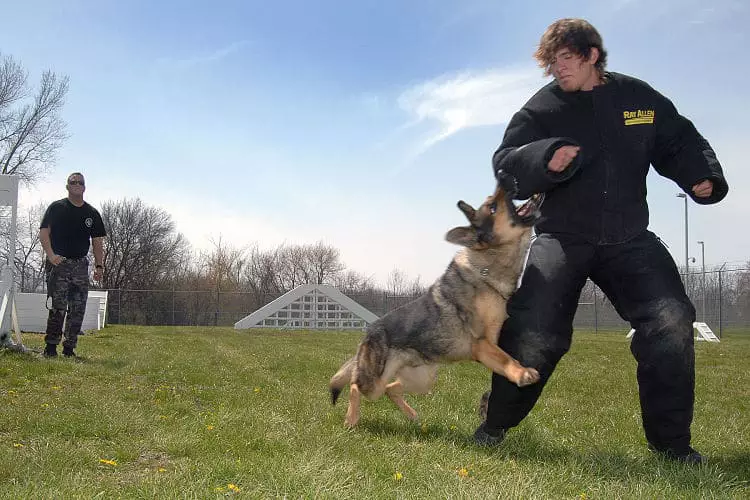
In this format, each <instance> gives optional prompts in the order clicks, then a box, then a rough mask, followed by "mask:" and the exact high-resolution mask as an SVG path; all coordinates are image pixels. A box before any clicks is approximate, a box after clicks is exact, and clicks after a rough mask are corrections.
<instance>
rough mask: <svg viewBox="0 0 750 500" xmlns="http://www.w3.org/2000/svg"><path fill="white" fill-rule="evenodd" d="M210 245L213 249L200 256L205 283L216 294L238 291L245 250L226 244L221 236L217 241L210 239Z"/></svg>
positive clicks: (244, 260)
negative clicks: (238, 270)
mask: <svg viewBox="0 0 750 500" xmlns="http://www.w3.org/2000/svg"><path fill="white" fill-rule="evenodd" d="M211 244H212V245H213V248H212V249H211V250H210V251H209V252H203V253H202V254H201V256H200V260H201V264H202V268H203V269H204V272H205V276H206V280H207V282H208V283H209V284H210V286H211V288H213V289H214V290H216V291H217V292H229V291H232V292H233V291H238V290H239V288H240V283H239V280H240V275H241V268H242V266H244V264H245V262H246V260H247V259H246V256H245V252H246V249H244V248H235V247H234V246H232V245H231V244H229V243H226V242H225V241H223V238H222V236H221V235H219V237H218V239H212V240H211ZM238 267H239V268H240V272H239V273H238V272H237V269H238Z"/></svg>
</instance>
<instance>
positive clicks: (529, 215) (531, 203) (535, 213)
mask: <svg viewBox="0 0 750 500" xmlns="http://www.w3.org/2000/svg"><path fill="white" fill-rule="evenodd" d="M543 201H544V193H537V194H535V195H532V196H531V198H528V199H526V200H514V199H513V198H512V197H511V196H507V197H506V202H507V203H508V209H509V210H510V213H511V214H512V217H513V220H514V221H515V222H516V223H517V224H521V225H522V226H533V225H534V224H535V223H536V222H537V221H538V220H539V217H540V213H539V207H541V206H542V202H543Z"/></svg>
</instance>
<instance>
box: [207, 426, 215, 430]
mask: <svg viewBox="0 0 750 500" xmlns="http://www.w3.org/2000/svg"><path fill="white" fill-rule="evenodd" d="M206 429H208V430H209V431H212V430H214V426H213V425H207V426H206Z"/></svg>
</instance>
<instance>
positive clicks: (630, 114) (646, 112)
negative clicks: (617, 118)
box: [622, 109, 655, 125]
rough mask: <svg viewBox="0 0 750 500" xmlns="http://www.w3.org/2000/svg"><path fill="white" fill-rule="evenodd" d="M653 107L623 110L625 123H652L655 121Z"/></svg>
mask: <svg viewBox="0 0 750 500" xmlns="http://www.w3.org/2000/svg"><path fill="white" fill-rule="evenodd" d="M654 116H655V115H654V110H653V109H636V110H635V111H623V112H622V117H623V118H624V119H625V125H651V124H653V123H654Z"/></svg>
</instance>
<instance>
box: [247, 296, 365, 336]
mask: <svg viewBox="0 0 750 500" xmlns="http://www.w3.org/2000/svg"><path fill="white" fill-rule="evenodd" d="M377 319H378V317H377V316H376V315H374V314H373V313H371V312H370V311H368V310H367V309H365V308H364V307H362V306H361V305H359V304H357V303H356V302H355V301H353V300H352V299H350V298H349V297H347V296H346V295H344V294H343V293H341V292H339V291H338V290H337V289H335V288H334V287H332V286H328V285H300V286H298V287H297V288H295V289H294V290H292V291H290V292H287V293H285V294H284V295H282V296H281V297H279V298H278V299H276V300H274V301H273V302H270V303H268V304H266V305H265V306H263V307H261V308H260V309H258V310H257V311H255V312H254V313H252V314H250V315H249V316H246V317H244V318H242V319H241V320H239V321H238V322H237V323H235V324H234V328H235V329H236V330H242V329H245V328H299V329H330V330H343V329H349V328H357V329H363V328H365V327H367V325H369V324H370V323H372V322H373V321H375V320H377Z"/></svg>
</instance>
